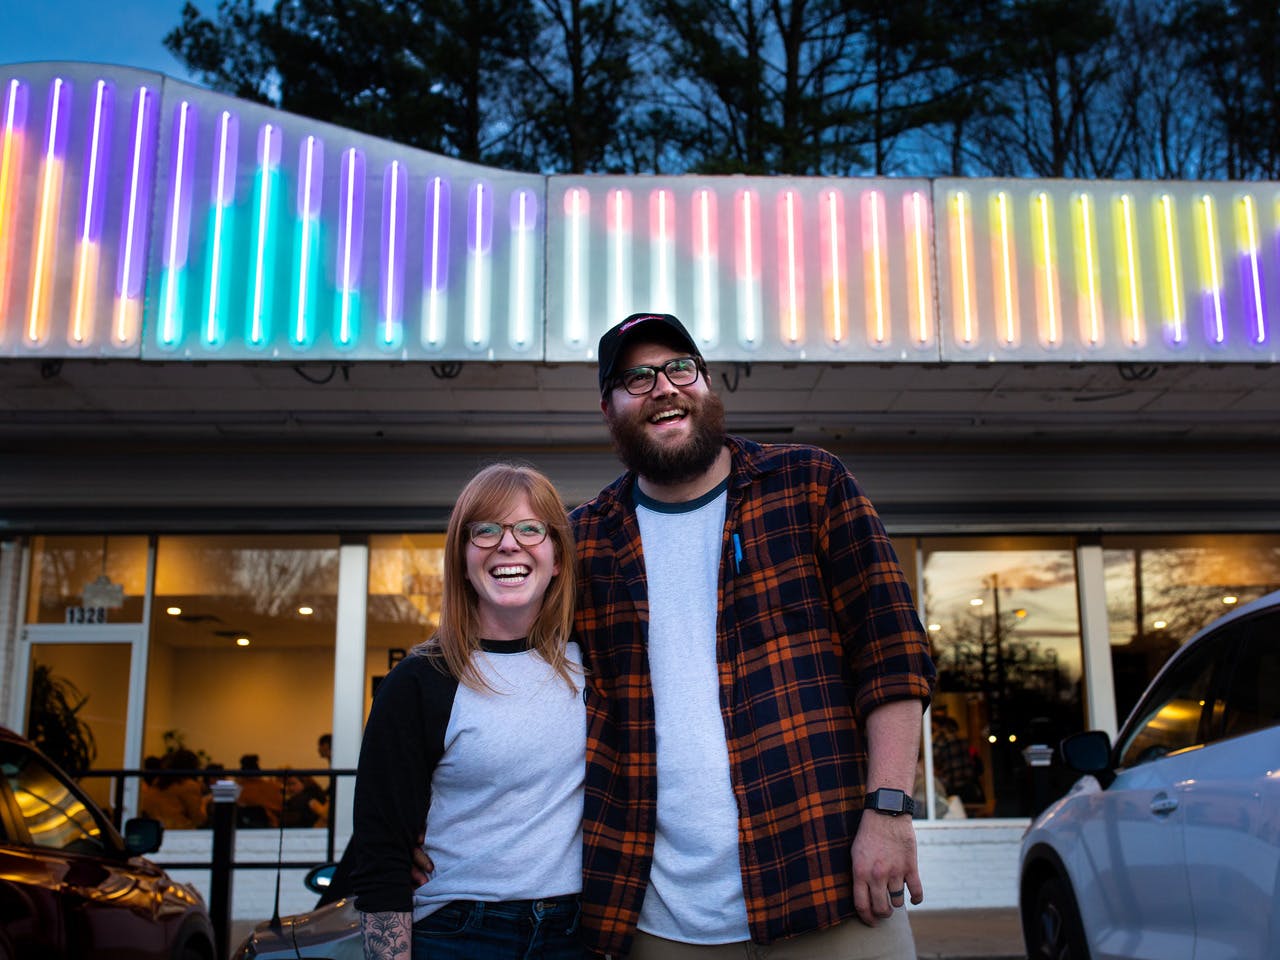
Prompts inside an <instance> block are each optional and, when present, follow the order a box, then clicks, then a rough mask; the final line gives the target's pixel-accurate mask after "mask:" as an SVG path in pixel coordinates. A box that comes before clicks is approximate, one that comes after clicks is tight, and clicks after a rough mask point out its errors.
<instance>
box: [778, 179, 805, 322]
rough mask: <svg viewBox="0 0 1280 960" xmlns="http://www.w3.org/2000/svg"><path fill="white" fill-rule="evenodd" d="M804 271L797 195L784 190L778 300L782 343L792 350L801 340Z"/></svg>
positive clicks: (780, 199)
mask: <svg viewBox="0 0 1280 960" xmlns="http://www.w3.org/2000/svg"><path fill="white" fill-rule="evenodd" d="M803 269H804V232H803V226H802V222H801V208H800V195H799V194H798V193H797V192H796V191H795V190H784V191H782V193H781V194H780V195H779V197H778V298H779V301H780V302H779V314H780V319H781V334H782V339H783V341H784V342H786V343H788V344H790V345H792V346H796V345H799V344H800V343H801V340H802V338H803V337H804V277H803V275H802V273H801V271H802V270H803Z"/></svg>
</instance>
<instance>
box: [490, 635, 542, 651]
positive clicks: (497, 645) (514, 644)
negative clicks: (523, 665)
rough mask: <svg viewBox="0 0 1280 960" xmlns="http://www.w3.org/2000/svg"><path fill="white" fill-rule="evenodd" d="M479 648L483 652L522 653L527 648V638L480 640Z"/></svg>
mask: <svg viewBox="0 0 1280 960" xmlns="http://www.w3.org/2000/svg"><path fill="white" fill-rule="evenodd" d="M480 649H481V650H483V651H484V652H485V653H524V652H525V651H527V650H529V649H530V648H529V638H528V637H521V638H520V639H519V640H485V639H484V638H483V637H482V638H481V640H480Z"/></svg>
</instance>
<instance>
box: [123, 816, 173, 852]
mask: <svg viewBox="0 0 1280 960" xmlns="http://www.w3.org/2000/svg"><path fill="white" fill-rule="evenodd" d="M163 840H164V825H163V824H161V823H160V821H159V820H152V819H151V818H150V817H133V818H132V819H130V820H126V821H125V824H124V848H125V850H126V851H128V853H129V856H131V857H136V856H138V855H139V854H143V853H155V852H156V851H157V850H159V849H160V844H161V842H162V841H163Z"/></svg>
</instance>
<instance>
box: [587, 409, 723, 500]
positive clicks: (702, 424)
mask: <svg viewBox="0 0 1280 960" xmlns="http://www.w3.org/2000/svg"><path fill="white" fill-rule="evenodd" d="M684 405H685V406H686V407H687V408H688V418H689V420H690V422H691V423H692V424H693V430H692V431H691V432H690V434H689V439H688V441H687V442H685V443H684V444H683V445H681V446H678V447H671V446H667V445H664V444H656V443H654V442H652V441H651V440H650V439H649V437H648V436H647V435H646V434H645V426H646V424H647V422H648V420H647V418H645V419H635V418H631V419H627V418H623V417H619V416H616V415H615V414H614V412H613V409H612V408H610V409H609V410H608V412H607V413H606V419H607V420H608V422H609V432H610V434H611V435H612V436H613V449H614V452H615V453H617V455H618V459H619V460H621V461H622V463H623V465H624V466H626V468H627V469H628V470H631V471H634V472H635V473H637V474H639V475H640V476H642V477H644V478H645V479H646V480H649V481H651V482H653V483H657V484H662V485H669V484H677V483H688V482H689V481H691V480H696V479H697V478H698V477H700V476H702V474H704V473H706V472H707V470H709V469H711V465H712V464H714V463H715V462H716V457H718V456H719V455H720V449H721V448H722V447H723V446H724V438H725V432H724V404H723V403H721V402H720V398H719V397H718V396H717V395H716V394H714V393H710V392H708V393H705V394H703V395H702V396H701V398H699V399H697V400H692V399H690V398H688V397H685V398H684Z"/></svg>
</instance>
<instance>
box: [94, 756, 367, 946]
mask: <svg viewBox="0 0 1280 960" xmlns="http://www.w3.org/2000/svg"><path fill="white" fill-rule="evenodd" d="M355 773H356V772H355V770H349V769H334V768H332V767H314V768H305V767H285V768H278V769H270V770H259V769H252V770H248V769H239V770H235V769H232V770H227V769H219V768H216V767H214V768H207V767H206V768H194V769H182V770H178V769H172V770H124V769H121V770H88V771H85V772H83V773H81V774H79V775H78V777H77V779H78V780H81V781H84V780H88V779H91V778H92V779H100V778H106V777H110V778H114V782H113V784H112V796H113V802H112V804H111V810H110V814H109V815H110V817H111V821H112V823H113V824H114V826H115V828H116V829H117V830H121V831H122V830H123V811H124V795H125V785H126V784H127V782H128V781H129V780H130V779H139V780H140V779H142V778H149V779H152V780H155V779H160V778H165V779H170V780H180V779H184V778H186V779H196V780H200V781H202V782H204V783H206V784H208V785H209V787H210V800H211V803H210V804H209V808H210V809H209V812H208V816H207V819H206V822H205V823H203V824H201V825H200V826H199V827H197V828H196V829H199V830H211V831H212V848H211V852H210V857H209V859H208V860H163V861H157V863H159V864H160V865H161V866H163V867H165V868H166V869H183V870H208V871H209V875H210V882H209V891H210V893H209V918H210V920H211V921H212V923H213V929H214V935H215V937H216V938H217V941H218V942H217V949H218V956H220V957H225V956H227V955H228V953H229V951H230V947H231V944H230V943H229V942H228V941H229V936H230V929H231V915H230V910H231V891H232V888H233V876H234V873H235V871H237V870H310V869H311V868H312V867H315V866H318V864H317V863H316V862H315V861H310V860H308V861H293V860H284V859H283V858H282V857H280V856H277V858H276V859H274V860H236V859H235V835H236V830H237V829H238V828H239V829H252V830H255V831H259V830H260V831H262V832H264V833H265V832H268V831H277V832H279V833H281V835H283V831H284V830H286V829H307V828H297V827H286V826H285V823H284V816H283V813H284V809H283V808H284V802H285V800H286V799H287V795H286V794H285V789H284V778H285V777H313V778H315V777H328V778H329V788H328V791H327V798H328V804H329V815H328V816H327V817H326V822H325V826H324V830H325V833H326V841H325V861H322V862H334V861H336V860H337V859H338V857H337V851H336V849H335V843H334V836H335V831H334V820H335V817H334V813H335V811H336V809H337V798H338V784H339V781H340V780H341V779H342V778H344V777H354V776H355ZM215 778H216V780H215ZM232 778H234V779H232ZM252 779H275V780H278V782H279V784H280V802H281V803H280V806H281V815H280V817H279V822H278V823H277V824H274V825H266V826H240V825H239V824H238V823H237V811H238V810H241V809H245V808H244V807H242V806H241V805H240V804H239V803H238V797H239V794H240V786H241V781H245V780H252ZM211 780H215V782H212V783H210V781H211ZM139 806H141V805H140V804H139ZM139 815H142V814H141V811H140V814H139ZM161 822H162V823H163V821H161Z"/></svg>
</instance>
